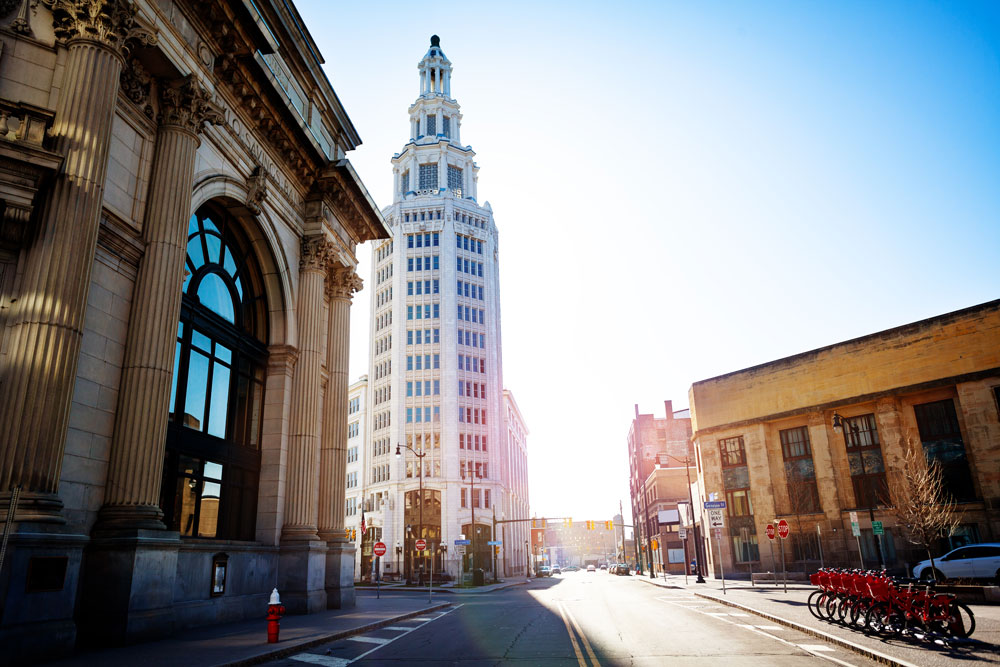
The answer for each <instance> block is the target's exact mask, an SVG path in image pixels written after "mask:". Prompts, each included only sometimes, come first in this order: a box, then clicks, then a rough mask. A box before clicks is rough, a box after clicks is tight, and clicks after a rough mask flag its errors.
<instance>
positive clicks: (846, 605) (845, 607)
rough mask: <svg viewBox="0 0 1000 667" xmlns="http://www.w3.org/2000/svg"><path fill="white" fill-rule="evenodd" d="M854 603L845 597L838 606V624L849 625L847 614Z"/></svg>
mask: <svg viewBox="0 0 1000 667" xmlns="http://www.w3.org/2000/svg"><path fill="white" fill-rule="evenodd" d="M853 603H854V601H853V600H852V599H851V598H850V597H846V596H845V597H843V598H841V599H840V604H838V605H837V618H836V620H837V622H838V623H842V624H845V625H846V624H847V618H848V616H847V614H848V612H849V611H850V609H851V605H852V604H853Z"/></svg>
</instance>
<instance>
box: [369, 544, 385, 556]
mask: <svg viewBox="0 0 1000 667" xmlns="http://www.w3.org/2000/svg"><path fill="white" fill-rule="evenodd" d="M372 551H373V552H374V553H375V555H376V556H379V557H381V556H384V555H385V542H376V543H375V546H374V548H373V549H372Z"/></svg>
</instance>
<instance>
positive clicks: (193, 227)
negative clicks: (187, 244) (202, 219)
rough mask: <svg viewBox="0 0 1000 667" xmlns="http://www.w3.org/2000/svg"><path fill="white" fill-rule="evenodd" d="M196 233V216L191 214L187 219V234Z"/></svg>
mask: <svg viewBox="0 0 1000 667" xmlns="http://www.w3.org/2000/svg"><path fill="white" fill-rule="evenodd" d="M197 233H198V216H196V215H192V216H191V219H190V220H188V236H191V235H192V234H197Z"/></svg>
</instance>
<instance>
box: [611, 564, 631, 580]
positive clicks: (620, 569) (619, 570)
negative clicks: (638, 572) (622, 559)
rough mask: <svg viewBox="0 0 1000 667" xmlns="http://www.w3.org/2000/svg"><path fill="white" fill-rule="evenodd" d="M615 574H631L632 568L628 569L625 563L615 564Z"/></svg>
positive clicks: (624, 575) (625, 575) (622, 575)
mask: <svg viewBox="0 0 1000 667" xmlns="http://www.w3.org/2000/svg"><path fill="white" fill-rule="evenodd" d="M615 574H617V575H618V576H621V577H627V576H628V575H630V574H632V570H631V569H629V566H628V565H626V564H625V563H618V564H617V565H615Z"/></svg>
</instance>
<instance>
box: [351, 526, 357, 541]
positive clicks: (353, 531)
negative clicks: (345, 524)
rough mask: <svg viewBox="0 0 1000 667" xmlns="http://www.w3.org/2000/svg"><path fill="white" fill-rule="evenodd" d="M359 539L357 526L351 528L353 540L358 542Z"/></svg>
mask: <svg viewBox="0 0 1000 667" xmlns="http://www.w3.org/2000/svg"><path fill="white" fill-rule="evenodd" d="M357 539H358V530H357V528H351V541H352V542H356V541H357Z"/></svg>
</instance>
